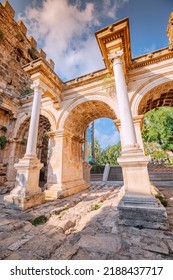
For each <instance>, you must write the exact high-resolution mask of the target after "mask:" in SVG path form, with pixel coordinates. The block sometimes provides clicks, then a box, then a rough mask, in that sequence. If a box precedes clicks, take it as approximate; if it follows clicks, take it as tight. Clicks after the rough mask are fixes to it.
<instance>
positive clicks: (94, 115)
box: [64, 100, 119, 180]
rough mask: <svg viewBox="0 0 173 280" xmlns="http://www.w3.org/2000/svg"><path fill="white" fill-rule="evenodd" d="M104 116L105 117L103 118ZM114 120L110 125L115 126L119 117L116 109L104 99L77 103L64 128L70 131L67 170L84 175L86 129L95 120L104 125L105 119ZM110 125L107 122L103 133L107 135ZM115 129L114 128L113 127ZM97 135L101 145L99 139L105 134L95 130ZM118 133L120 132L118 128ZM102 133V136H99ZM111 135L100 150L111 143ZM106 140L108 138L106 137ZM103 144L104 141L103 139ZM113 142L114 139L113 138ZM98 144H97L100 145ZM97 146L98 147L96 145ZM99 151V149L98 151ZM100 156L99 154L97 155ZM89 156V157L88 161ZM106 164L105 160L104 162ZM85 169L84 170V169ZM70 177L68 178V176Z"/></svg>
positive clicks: (67, 146) (67, 142) (67, 141)
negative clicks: (109, 139)
mask: <svg viewBox="0 0 173 280" xmlns="http://www.w3.org/2000/svg"><path fill="white" fill-rule="evenodd" d="M103 118H104V119H103ZM108 119H109V120H112V122H111V125H110V126H115V123H114V121H115V120H116V119H117V117H116V114H115V111H114V110H113V109H112V108H111V107H110V105H108V104H107V103H105V102H103V101H98V100H89V101H85V102H83V103H81V104H79V105H77V106H76V107H75V108H74V109H72V111H71V112H70V113H69V115H68V117H67V119H66V121H65V124H64V129H65V131H66V132H68V135H69V137H68V140H66V146H65V150H66V155H65V156H66V157H67V158H66V160H65V166H66V170H67V169H68V170H70V169H71V170H73V171H72V173H73V174H74V173H75V172H78V173H80V176H82V172H83V176H84V177H85V175H84V173H85V172H84V167H83V169H82V163H83V162H84V161H85V162H86V155H85V151H84V149H85V142H86V139H85V137H84V134H85V131H86V130H87V128H88V127H89V125H90V124H91V123H93V121H95V122H96V124H97V125H98V123H99V122H101V124H102V125H103V121H102V120H104V122H106V120H108ZM107 129H108V127H107V126H106V124H105V125H104V126H103V127H102V133H103V135H104V137H105V135H106V130H107ZM111 129H112V127H111ZM112 131H113V129H112ZM95 133H96V136H97V137H94V138H96V139H95V141H96V144H98V145H99V141H100V140H102V139H97V138H101V137H102V136H103V135H101V134H99V133H101V132H98V129H97V131H96V132H95ZM116 133H117V134H119V133H118V132H117V130H116ZM116 133H115V132H114V135H111V136H110V137H111V138H113V137H115V139H114V144H117V135H116ZM99 135H100V136H99ZM108 138H109V135H108V137H107V145H106V143H105V146H104V147H103V148H101V147H100V152H102V151H104V150H105V149H106V147H107V146H108V145H109V144H108V143H109V141H108ZM87 140H88V139H87ZM105 141H106V139H105ZM101 143H102V144H103V141H101ZM112 143H113V140H112ZM98 145H97V146H98ZM95 148H96V147H95ZM97 152H99V151H97ZM97 156H98V155H97ZM88 159H89V157H87V161H88ZM104 164H105V162H104ZM83 166H84V165H83ZM82 170H83V171H82ZM69 174H70V172H69V173H68V174H67V173H66V176H65V180H68V178H69ZM67 177H68V178H67ZM73 177H74V176H73Z"/></svg>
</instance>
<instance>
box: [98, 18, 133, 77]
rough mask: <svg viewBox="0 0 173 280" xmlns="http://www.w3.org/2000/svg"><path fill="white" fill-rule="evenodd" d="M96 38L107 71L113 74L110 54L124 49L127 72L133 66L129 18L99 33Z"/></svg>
mask: <svg viewBox="0 0 173 280" xmlns="http://www.w3.org/2000/svg"><path fill="white" fill-rule="evenodd" d="M95 36H96V39H97V42H98V45H99V47H100V50H101V53H102V56H103V60H104V62H105V65H106V67H107V69H108V70H109V71H110V72H112V67H111V62H110V60H109V57H108V56H109V54H111V53H113V52H115V51H120V50H121V49H122V50H123V54H124V64H125V72H126V70H127V69H129V66H130V64H131V49H130V30H129V20H128V18H125V19H123V20H121V21H118V22H116V23H114V24H112V25H111V26H108V27H106V28H104V29H101V30H99V31H97V32H96V33H95Z"/></svg>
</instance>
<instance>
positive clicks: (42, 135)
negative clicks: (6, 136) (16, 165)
mask: <svg viewBox="0 0 173 280" xmlns="http://www.w3.org/2000/svg"><path fill="white" fill-rule="evenodd" d="M29 124H30V117H29V118H27V119H26V120H25V121H24V122H23V123H22V124H21V126H20V128H19V130H18V132H17V135H16V141H17V145H16V151H15V160H14V162H18V161H19V159H21V158H22V157H23V156H24V154H25V152H26V146H27V139H28V132H29ZM50 128H51V124H50V122H49V120H48V119H47V118H46V117H45V116H43V115H40V119H39V130H38V138H37V157H38V158H39V159H40V161H41V163H43V168H42V169H41V170H40V182H39V184H40V187H43V186H44V184H45V183H46V182H47V168H48V165H47V156H48V147H49V137H48V134H47V133H48V132H49V131H50Z"/></svg>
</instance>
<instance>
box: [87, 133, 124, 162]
mask: <svg viewBox="0 0 173 280" xmlns="http://www.w3.org/2000/svg"><path fill="white" fill-rule="evenodd" d="M94 151H95V162H94V163H95V164H96V165H105V164H107V163H109V164H110V165H112V166H114V165H117V164H118V162H117V158H118V157H119V156H120V152H121V145H120V143H118V144H117V145H113V146H108V147H107V148H106V149H105V150H103V149H102V148H101V146H100V144H99V141H98V139H96V138H95V139H94ZM88 156H89V158H91V143H89V153H88Z"/></svg>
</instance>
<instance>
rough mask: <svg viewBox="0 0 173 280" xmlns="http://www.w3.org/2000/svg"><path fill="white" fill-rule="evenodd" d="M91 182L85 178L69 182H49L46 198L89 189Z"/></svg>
mask: <svg viewBox="0 0 173 280" xmlns="http://www.w3.org/2000/svg"><path fill="white" fill-rule="evenodd" d="M89 187H90V184H89V183H87V182H86V181H84V180H77V181H72V182H67V183H59V184H51V183H47V185H46V188H47V189H46V190H45V191H44V193H45V199H46V200H53V199H57V198H63V197H67V196H70V195H73V194H75V193H78V192H80V191H83V190H85V189H88V188H89Z"/></svg>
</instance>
